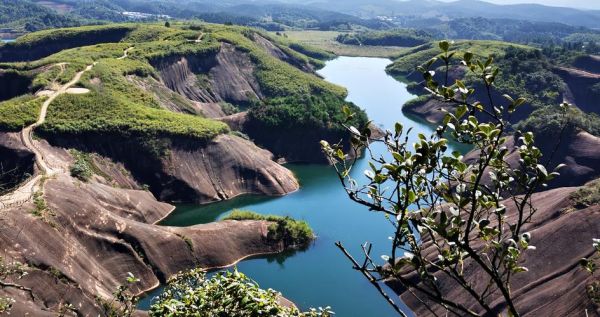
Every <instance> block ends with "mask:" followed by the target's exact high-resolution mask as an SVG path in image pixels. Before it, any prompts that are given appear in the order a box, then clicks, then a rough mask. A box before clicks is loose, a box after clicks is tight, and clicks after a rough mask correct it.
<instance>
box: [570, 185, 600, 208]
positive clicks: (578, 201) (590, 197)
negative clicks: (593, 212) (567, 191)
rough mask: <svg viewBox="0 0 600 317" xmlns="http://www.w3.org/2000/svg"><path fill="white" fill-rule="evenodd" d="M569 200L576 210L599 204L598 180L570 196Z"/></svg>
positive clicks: (599, 190) (599, 188) (599, 186)
mask: <svg viewBox="0 0 600 317" xmlns="http://www.w3.org/2000/svg"><path fill="white" fill-rule="evenodd" d="M571 199H572V200H573V202H574V203H575V207H577V208H581V209H583V208H587V207H590V206H593V205H598V204H600V179H597V180H595V181H593V182H590V183H588V184H587V185H585V186H584V187H582V188H580V189H578V190H577V191H575V192H574V193H573V194H571Z"/></svg>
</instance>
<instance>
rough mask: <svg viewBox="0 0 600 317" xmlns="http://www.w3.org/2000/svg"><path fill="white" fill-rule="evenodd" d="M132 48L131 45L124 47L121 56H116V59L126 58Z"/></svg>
mask: <svg viewBox="0 0 600 317" xmlns="http://www.w3.org/2000/svg"><path fill="white" fill-rule="evenodd" d="M132 49H133V46H132V47H128V48H127V49H125V50H124V51H123V56H121V57H117V59H126V58H127V56H129V51H130V50H132Z"/></svg>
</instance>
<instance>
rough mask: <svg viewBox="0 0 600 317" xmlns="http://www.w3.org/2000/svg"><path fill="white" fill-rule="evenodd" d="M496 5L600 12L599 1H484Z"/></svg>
mask: <svg viewBox="0 0 600 317" xmlns="http://www.w3.org/2000/svg"><path fill="white" fill-rule="evenodd" d="M484 1H486V2H492V3H496V4H515V3H538V4H543V5H549V6H559V7H572V8H584V9H596V10H600V0H484Z"/></svg>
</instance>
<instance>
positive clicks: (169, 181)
mask: <svg viewBox="0 0 600 317" xmlns="http://www.w3.org/2000/svg"><path fill="white" fill-rule="evenodd" d="M49 139H50V143H51V144H52V145H53V146H55V149H56V148H60V147H63V148H76V149H79V150H81V151H85V152H92V153H98V154H99V157H97V160H96V161H98V160H100V161H102V158H101V157H103V158H104V159H110V160H109V161H112V162H107V164H106V166H104V165H103V164H98V165H100V166H104V167H102V168H101V169H102V170H103V174H108V175H109V177H108V178H105V181H102V180H99V181H101V182H103V183H105V184H109V185H112V186H118V187H124V188H132V189H139V188H141V187H142V185H143V184H145V185H147V186H149V189H150V190H151V192H152V193H154V195H156V196H157V197H158V198H159V199H160V200H161V201H177V202H192V203H210V202H215V201H220V200H226V199H229V198H232V197H235V196H238V195H242V194H257V195H269V196H280V195H284V194H287V193H290V192H293V191H296V190H297V189H298V187H299V185H298V182H297V180H296V178H295V177H294V175H293V173H292V172H291V171H289V170H288V169H286V168H285V167H283V166H281V165H279V164H277V163H276V162H275V161H273V156H272V154H271V153H270V152H269V151H266V150H263V149H261V148H259V147H257V146H256V145H254V143H252V142H250V141H248V140H245V139H243V138H241V137H238V136H235V135H220V136H217V137H216V138H215V139H213V140H211V141H208V142H198V141H193V140H183V139H162V140H158V141H156V142H157V143H160V144H161V145H159V146H160V147H164V153H163V154H161V155H158V156H157V154H156V153H152V149H149V148H148V146H147V145H143V144H142V143H143V142H144V141H143V140H139V139H135V138H129V139H119V138H117V137H114V138H110V137H106V136H95V135H89V136H82V135H77V136H73V137H60V138H59V137H49ZM100 166H99V167H100ZM123 170H126V171H127V173H125V174H126V175H124V174H123V173H120V172H122V171H123Z"/></svg>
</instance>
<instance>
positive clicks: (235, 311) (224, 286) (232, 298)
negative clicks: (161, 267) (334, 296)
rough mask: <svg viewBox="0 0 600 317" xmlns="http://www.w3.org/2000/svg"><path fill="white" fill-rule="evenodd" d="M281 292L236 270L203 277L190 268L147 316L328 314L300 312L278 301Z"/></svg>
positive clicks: (177, 277) (324, 313) (306, 316)
mask: <svg viewBox="0 0 600 317" xmlns="http://www.w3.org/2000/svg"><path fill="white" fill-rule="evenodd" d="M280 296H281V294H280V293H278V292H276V291H274V290H272V289H268V290H264V289H261V288H259V286H258V284H257V283H256V282H254V281H253V280H251V279H249V278H248V277H247V276H246V275H244V274H243V273H240V272H238V271H237V270H235V271H233V272H220V273H217V274H216V275H214V276H213V277H211V278H208V279H207V278H206V275H205V273H204V271H202V270H201V269H194V270H190V271H187V272H182V273H179V274H177V275H175V276H174V277H173V278H171V279H170V280H169V283H168V285H167V287H166V288H165V290H164V291H163V293H162V294H161V295H160V296H159V297H158V299H157V301H156V302H155V303H154V304H153V305H152V306H151V307H150V316H151V317H158V316H161V317H162V316H168V317H187V316H206V317H209V316H210V317H213V316H214V317H248V316H253V317H272V316H278V317H292V316H295V317H319V316H320V317H328V316H331V315H332V312H331V311H329V309H327V308H326V309H324V310H323V309H319V310H316V309H311V310H310V311H309V312H300V311H299V310H298V309H297V308H296V307H286V306H283V305H282V304H280V302H279V298H280Z"/></svg>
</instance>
